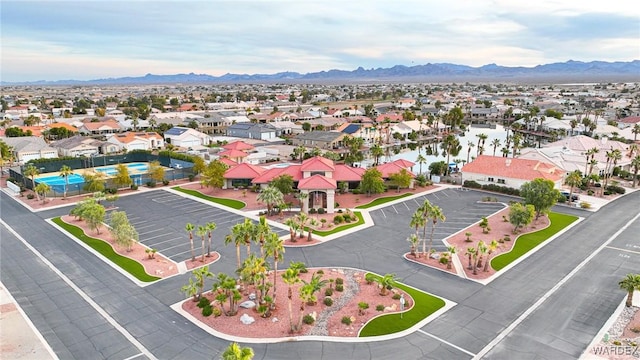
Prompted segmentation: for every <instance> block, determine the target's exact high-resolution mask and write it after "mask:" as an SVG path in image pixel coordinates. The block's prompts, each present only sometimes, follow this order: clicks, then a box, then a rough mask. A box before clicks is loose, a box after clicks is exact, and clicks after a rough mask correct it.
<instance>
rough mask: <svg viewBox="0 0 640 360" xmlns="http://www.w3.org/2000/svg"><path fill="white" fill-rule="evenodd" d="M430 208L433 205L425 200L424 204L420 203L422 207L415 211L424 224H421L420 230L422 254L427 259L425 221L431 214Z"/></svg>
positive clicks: (426, 223) (426, 224)
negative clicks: (420, 216)
mask: <svg viewBox="0 0 640 360" xmlns="http://www.w3.org/2000/svg"><path fill="white" fill-rule="evenodd" d="M432 207H433V205H432V204H431V202H430V201H429V200H425V201H424V203H422V205H421V206H420V207H419V208H418V209H417V210H416V212H419V213H420V214H422V216H423V217H424V222H423V223H421V224H423V228H422V254H423V255H424V256H425V258H427V259H429V257H428V255H427V226H428V224H429V223H428V222H427V219H428V218H429V214H430V213H431V208H432Z"/></svg>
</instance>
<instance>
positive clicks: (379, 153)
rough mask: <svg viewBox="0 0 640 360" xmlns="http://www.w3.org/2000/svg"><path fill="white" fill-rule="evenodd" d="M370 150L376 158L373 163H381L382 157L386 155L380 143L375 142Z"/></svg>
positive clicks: (376, 164)
mask: <svg viewBox="0 0 640 360" xmlns="http://www.w3.org/2000/svg"><path fill="white" fill-rule="evenodd" d="M369 151H370V152H371V156H372V157H373V159H374V162H373V165H374V166H378V165H379V164H380V157H382V156H383V155H384V149H382V147H381V146H380V145H378V144H374V145H373V146H372V147H371V149H370V150H369Z"/></svg>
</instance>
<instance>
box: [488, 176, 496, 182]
mask: <svg viewBox="0 0 640 360" xmlns="http://www.w3.org/2000/svg"><path fill="white" fill-rule="evenodd" d="M487 181H489V182H494V181H495V180H494V179H493V178H492V177H490V178H487Z"/></svg>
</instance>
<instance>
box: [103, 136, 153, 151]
mask: <svg viewBox="0 0 640 360" xmlns="http://www.w3.org/2000/svg"><path fill="white" fill-rule="evenodd" d="M107 141H108V142H109V143H111V144H115V145H117V146H118V147H120V149H126V150H127V151H132V150H154V149H161V148H163V147H164V139H163V138H162V136H160V135H158V134H157V133H155V132H126V133H122V134H113V135H111V136H109V138H108V139H107Z"/></svg>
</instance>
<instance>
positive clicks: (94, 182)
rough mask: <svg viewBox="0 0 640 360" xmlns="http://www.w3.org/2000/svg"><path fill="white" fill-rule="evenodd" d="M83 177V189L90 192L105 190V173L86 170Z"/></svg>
mask: <svg viewBox="0 0 640 360" xmlns="http://www.w3.org/2000/svg"><path fill="white" fill-rule="evenodd" d="M82 177H83V178H84V182H85V184H84V186H83V187H82V189H83V190H85V191H89V192H97V191H104V188H105V186H104V173H101V172H95V173H93V174H90V173H86V172H85V173H84V174H83V175H82Z"/></svg>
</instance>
